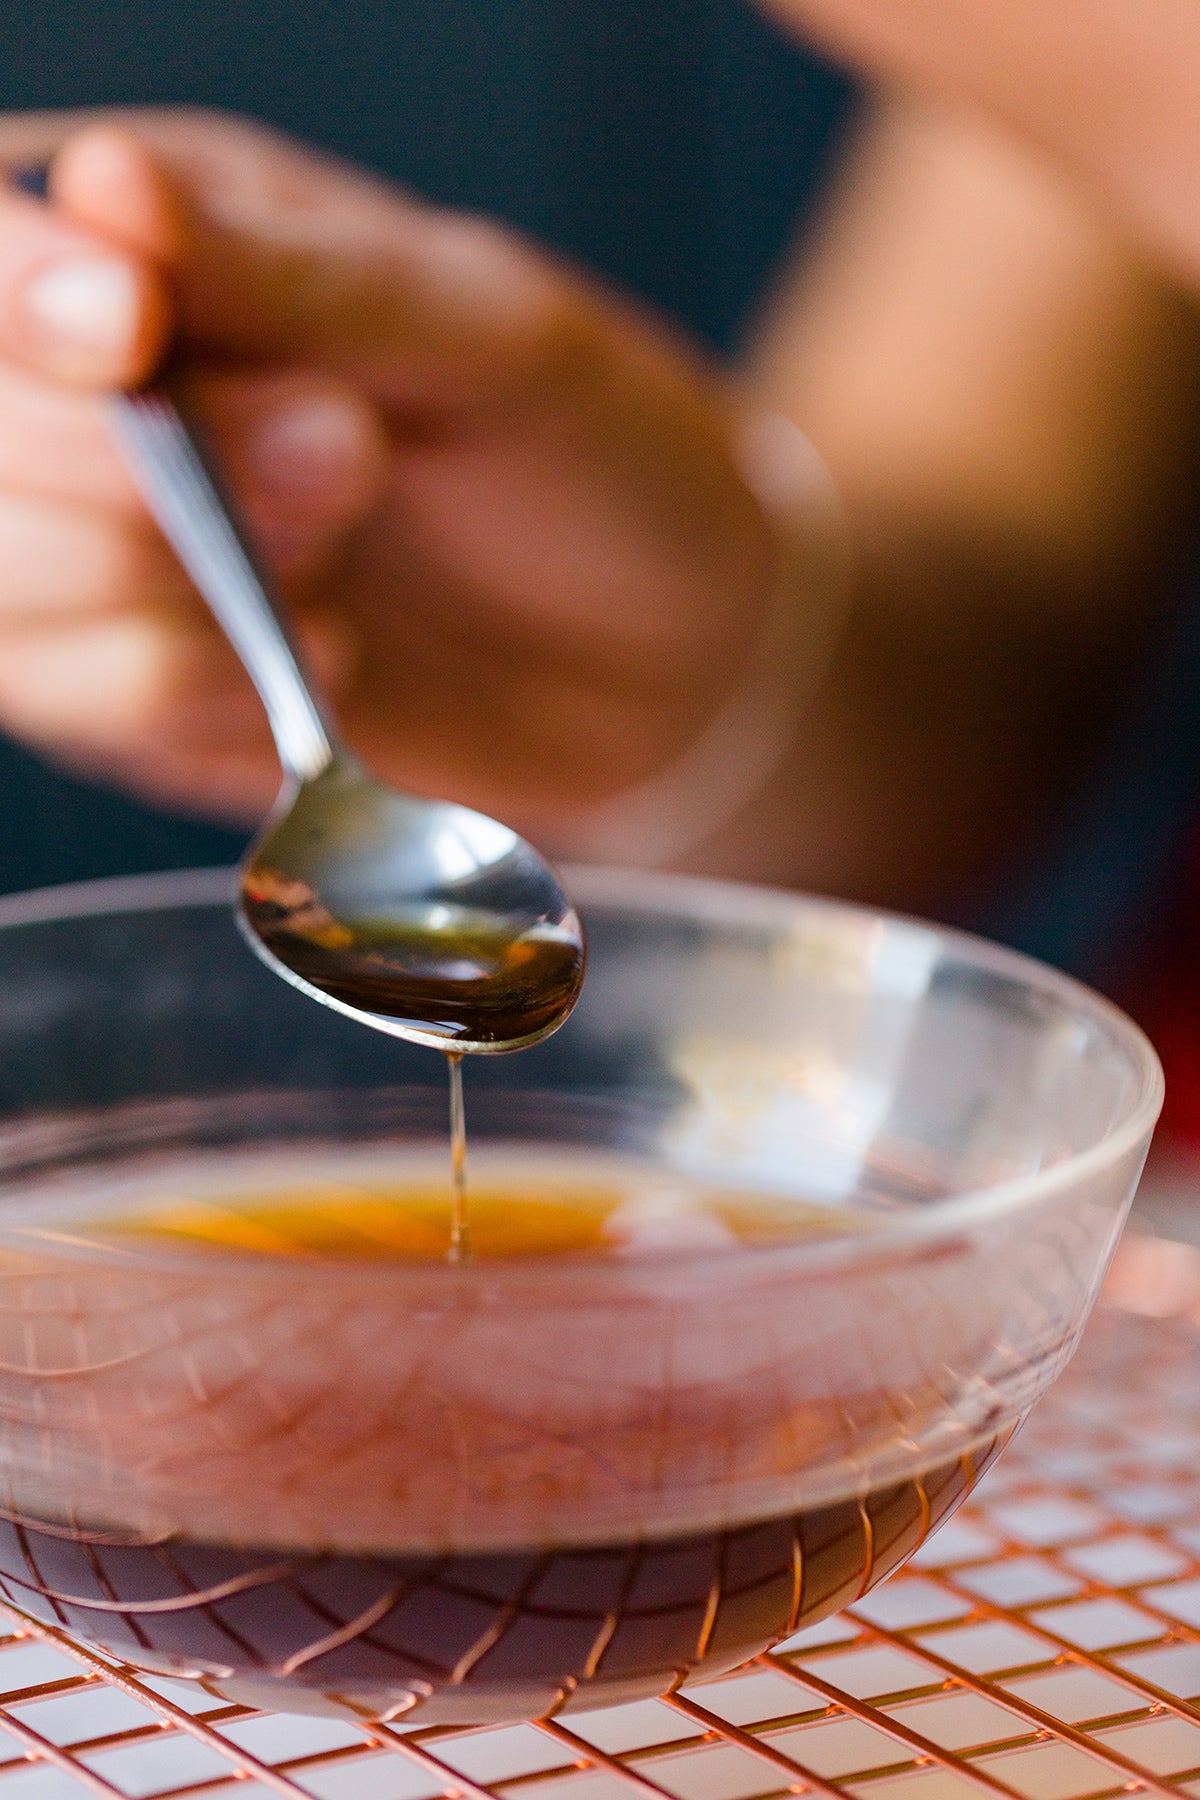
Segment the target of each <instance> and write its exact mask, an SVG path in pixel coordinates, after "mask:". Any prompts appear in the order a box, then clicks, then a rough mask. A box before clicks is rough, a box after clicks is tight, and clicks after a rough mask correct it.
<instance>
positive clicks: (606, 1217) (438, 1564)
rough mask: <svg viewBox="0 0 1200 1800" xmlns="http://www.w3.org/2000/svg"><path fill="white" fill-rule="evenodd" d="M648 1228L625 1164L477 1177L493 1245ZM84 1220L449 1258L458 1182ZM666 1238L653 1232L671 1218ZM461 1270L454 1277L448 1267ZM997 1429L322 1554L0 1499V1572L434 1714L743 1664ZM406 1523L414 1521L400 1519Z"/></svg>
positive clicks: (127, 1650)
mask: <svg viewBox="0 0 1200 1800" xmlns="http://www.w3.org/2000/svg"><path fill="white" fill-rule="evenodd" d="M635 1199H636V1196H635ZM660 1199H661V1196H660ZM695 1204H696V1207H697V1209H698V1212H699V1214H700V1218H699V1221H698V1222H697V1220H693V1221H692V1224H693V1225H697V1224H698V1228H701V1229H702V1231H703V1232H706V1233H709V1234H711V1233H713V1232H717V1233H723V1234H724V1235H725V1237H726V1238H727V1239H728V1240H729V1241H734V1240H739V1241H743V1242H746V1241H751V1242H753V1241H759V1240H774V1239H777V1238H778V1237H779V1236H780V1235H781V1233H783V1232H784V1231H785V1230H786V1231H787V1232H788V1233H789V1235H792V1236H796V1235H804V1234H805V1233H806V1232H807V1233H811V1232H813V1231H817V1230H826V1231H827V1230H830V1229H833V1228H835V1225H834V1222H833V1221H831V1219H830V1217H829V1215H828V1214H827V1213H825V1212H824V1211H821V1210H820V1209H810V1212H811V1213H812V1215H813V1216H806V1214H805V1211H804V1209H803V1208H797V1207H795V1206H794V1205H791V1206H785V1205H784V1203H782V1202H777V1203H772V1202H770V1201H768V1200H766V1199H763V1198H762V1197H761V1196H758V1197H747V1196H745V1195H721V1194H719V1193H717V1194H709V1195H708V1196H706V1197H704V1198H703V1200H702V1201H696V1203H695ZM641 1223H642V1224H643V1225H644V1223H645V1221H644V1219H643V1220H642V1221H641ZM661 1223H662V1221H661V1217H657V1219H656V1228H657V1227H658V1226H661ZM638 1229H639V1219H638V1208H637V1205H636V1204H634V1202H633V1201H632V1200H631V1193H630V1189H629V1187H628V1186H627V1185H624V1184H623V1183H622V1182H621V1181H620V1180H616V1179H614V1180H613V1181H612V1182H610V1183H609V1184H608V1185H605V1184H604V1183H603V1182H600V1181H594V1182H592V1183H591V1184H587V1183H583V1182H579V1183H577V1184H575V1185H574V1186H571V1185H569V1184H568V1185H564V1184H563V1183H562V1182H561V1181H559V1182H557V1183H554V1182H550V1181H548V1180H546V1179H543V1180H542V1181H541V1183H540V1185H539V1181H538V1179H537V1178H536V1177H531V1178H530V1179H528V1180H527V1181H525V1182H523V1183H509V1184H508V1185H505V1184H504V1183H503V1182H500V1183H497V1182H496V1181H495V1180H494V1178H493V1181H492V1183H491V1185H489V1183H488V1181H486V1180H481V1181H480V1183H479V1185H478V1186H476V1187H474V1188H473V1190H472V1194H471V1234H472V1236H471V1242H472V1249H473V1253H474V1257H475V1258H476V1259H477V1263H476V1266H477V1267H486V1264H487V1263H488V1262H489V1261H492V1260H493V1259H503V1258H508V1257H514V1256H519V1257H531V1256H536V1257H545V1256H555V1255H561V1254H563V1253H566V1254H569V1255H574V1256H579V1255H583V1256H585V1257H596V1256H599V1257H606V1258H607V1257H613V1256H624V1255H629V1254H631V1253H632V1254H637V1253H638V1247H639V1243H643V1242H644V1240H640V1239H639V1237H638ZM81 1230H83V1231H84V1232H85V1233H87V1234H91V1235H95V1236H97V1237H102V1238H104V1239H105V1240H107V1241H109V1242H117V1243H123V1244H125V1245H128V1246H131V1247H134V1246H137V1245H139V1244H140V1245H142V1246H153V1245H158V1246H162V1245H168V1246H169V1247H170V1248H171V1250H172V1252H173V1253H176V1254H177V1253H179V1252H181V1251H182V1252H184V1253H186V1254H190V1255H193V1256H194V1257H196V1258H197V1259H208V1258H211V1257H212V1256H213V1254H214V1253H228V1252H229V1251H231V1250H232V1251H235V1252H237V1253H238V1254H239V1255H242V1256H244V1255H245V1254H247V1253H249V1254H250V1255H252V1256H255V1257H259V1256H261V1257H267V1258H272V1259H273V1258H279V1257H285V1258H291V1259H302V1260H304V1261H308V1260H311V1259H314V1258H316V1259H324V1258H331V1257H332V1258H336V1259H338V1260H339V1261H341V1262H343V1263H344V1262H345V1261H348V1260H357V1259H361V1258H367V1259H369V1260H371V1261H373V1262H376V1263H378V1262H380V1261H383V1262H385V1263H386V1262H388V1261H393V1262H411V1261H413V1260H417V1261H422V1262H431V1263H433V1262H438V1261H442V1260H444V1259H445V1257H446V1254H447V1250H448V1249H449V1248H450V1246H451V1244H452V1243H453V1239H454V1217H453V1209H452V1207H451V1204H450V1198H449V1194H448V1191H447V1187H446V1185H444V1184H430V1185H428V1186H425V1187H416V1188H414V1187H412V1186H410V1185H406V1186H402V1187H396V1188H393V1189H392V1190H388V1189H387V1188H386V1187H379V1186H376V1187H375V1188H373V1189H372V1188H369V1187H364V1186H363V1185H361V1184H360V1185H358V1186H356V1185H355V1184H354V1182H352V1181H347V1182H346V1183H345V1184H344V1185H341V1186H339V1185H337V1184H331V1183H330V1182H328V1181H326V1182H324V1183H321V1184H317V1185H305V1184H299V1185H295V1186H293V1187H290V1188H287V1189H282V1190H279V1191H276V1192H267V1193H264V1192H262V1191H257V1192H255V1191H247V1192H240V1193H239V1192H237V1191H223V1192H220V1193H218V1194H216V1195H215V1196H214V1195H213V1194H211V1193H210V1194H208V1195H193V1196H188V1195H187V1194H180V1193H178V1192H176V1193H175V1194H173V1195H171V1196H164V1197H163V1198H161V1199H159V1200H153V1199H150V1200H147V1199H145V1198H143V1199H142V1200H141V1201H139V1203H138V1205H137V1206H136V1207H133V1208H130V1209H129V1210H127V1211H126V1212H124V1213H122V1211H121V1210H120V1209H119V1208H118V1209H117V1210H116V1211H113V1210H111V1209H110V1210H108V1211H107V1212H106V1214H105V1216H104V1217H103V1219H98V1220H92V1221H83V1222H82V1224H81ZM650 1243H651V1250H652V1252H653V1253H654V1254H660V1253H661V1251H662V1240H661V1238H659V1237H655V1236H654V1235H653V1233H652V1234H651V1240H650ZM446 1278H447V1279H448V1280H452V1279H456V1277H454V1275H453V1273H452V1272H451V1271H450V1270H447V1271H446ZM397 1429H398V1430H400V1431H403V1420H402V1419H399V1420H398V1421H397ZM998 1443H999V1440H997V1439H989V1440H987V1441H985V1442H983V1443H982V1444H978V1445H976V1446H974V1447H973V1449H972V1451H971V1452H970V1453H968V1454H964V1455H962V1456H959V1457H955V1458H954V1459H953V1460H948V1461H942V1462H939V1463H936V1464H934V1465H933V1466H930V1467H926V1468H923V1469H921V1470H920V1472H919V1473H918V1474H914V1475H913V1476H911V1477H910V1478H908V1479H905V1480H901V1481H894V1482H892V1483H890V1484H889V1485H885V1486H876V1487H874V1488H870V1489H868V1490H867V1491H864V1492H862V1493H859V1494H855V1495H853V1496H848V1497H846V1498H843V1499H838V1500H834V1501H832V1502H830V1503H825V1504H822V1505H819V1506H804V1505H798V1506H797V1507H796V1508H795V1509H794V1510H792V1511H789V1512H787V1513H785V1514H783V1515H782V1516H776V1517H771V1518H765V1519H750V1520H738V1521H736V1522H734V1523H731V1524H730V1525H729V1526H728V1527H726V1528H725V1529H720V1530H704V1531H701V1532H695V1531H691V1532H687V1533H681V1534H678V1535H674V1536H673V1535H670V1534H669V1533H668V1534H666V1535H661V1534H659V1533H658V1532H657V1531H656V1532H655V1533H654V1534H652V1535H651V1534H648V1535H646V1536H645V1537H642V1538H638V1539H636V1540H630V1541H627V1542H619V1543H611V1542H605V1543H602V1544H595V1545H590V1546H589V1545H587V1544H583V1545H571V1546H569V1547H556V1546H546V1545H540V1544H533V1545H530V1546H528V1547H526V1548H523V1549H519V1550H505V1551H495V1550H480V1551H478V1552H472V1551H470V1550H454V1551H452V1552H449V1553H447V1554H441V1555H437V1554H430V1553H421V1554H404V1553H403V1552H402V1549H398V1550H397V1553H395V1554H369V1555H367V1554H353V1553H348V1552H343V1551H328V1552H323V1553H314V1554H311V1555H309V1554H297V1553H296V1552H295V1551H294V1550H286V1551H284V1550H280V1549H277V1548H272V1546H271V1543H270V1534H269V1529H268V1528H264V1531H263V1541H262V1542H259V1543H250V1544H245V1543H239V1544H228V1543H225V1544H223V1543H211V1542H201V1541H197V1540H195V1539H193V1538H189V1537H187V1536H185V1535H166V1536H163V1537H160V1538H157V1539H155V1540H154V1541H148V1540H146V1539H136V1538H128V1537H126V1538H123V1537H122V1535H121V1533H120V1532H119V1531H113V1530H88V1529H87V1528H86V1526H85V1525H84V1524H82V1523H80V1522H77V1521H62V1520H57V1521H56V1520H50V1519H35V1518H31V1517H28V1516H26V1515H23V1514H21V1513H19V1512H18V1511H16V1510H15V1508H14V1509H9V1510H7V1511H5V1510H0V1593H2V1594H3V1595H4V1596H6V1597H7V1598H8V1599H10V1600H11V1601H12V1602H13V1603H14V1604H15V1605H17V1606H19V1607H22V1608H24V1609H26V1610H27V1611H29V1612H31V1613H33V1614H35V1615H36V1616H37V1617H38V1618H41V1619H44V1620H46V1621H47V1622H49V1623H52V1624H56V1625H61V1626H63V1627H65V1628H66V1629H68V1630H70V1631H72V1632H75V1633H77V1634H78V1635H79V1636H81V1637H83V1638H85V1639H87V1640H89V1641H91V1642H93V1643H97V1644H100V1645H102V1646H103V1647H104V1648H105V1649H107V1650H109V1651H111V1652H113V1653H114V1654H117V1655H119V1656H121V1657H125V1658H128V1659H129V1660H131V1661H132V1662H134V1663H139V1664H142V1665H144V1666H147V1667H150V1668H154V1669H159V1670H168V1671H169V1670H175V1671H179V1672H190V1673H193V1674H199V1675H200V1676H202V1677H205V1678H207V1679H208V1680H209V1681H210V1682H212V1683H213V1684H215V1686H216V1687H217V1688H218V1689H219V1690H220V1691H221V1692H223V1693H225V1694H228V1695H230V1696H231V1697H233V1698H238V1697H241V1698H249V1699H250V1700H251V1701H252V1702H253V1703H256V1704H257V1703H262V1704H273V1705H276V1706H280V1707H282V1708H283V1709H284V1710H287V1709H288V1708H289V1707H290V1708H294V1709H298V1710H327V1709H330V1708H332V1709H334V1710H345V1709H347V1708H349V1709H350V1710H352V1711H355V1712H357V1713H359V1714H361V1715H363V1716H393V1717H400V1716H407V1715H408V1714H409V1713H411V1714H412V1715H413V1718H414V1721H416V1720H417V1719H418V1718H419V1719H420V1720H422V1721H424V1720H428V1721H429V1722H430V1723H438V1722H442V1721H447V1722H479V1723H485V1722H488V1721H491V1720H498V1719H513V1718H520V1717H530V1716H535V1715H538V1714H541V1713H544V1712H547V1711H550V1710H554V1709H557V1708H563V1707H566V1708H571V1707H586V1706H595V1705H600V1704H604V1703H606V1702H609V1701H620V1700H627V1699H631V1698H635V1697H638V1696H643V1695H651V1694H654V1693H658V1692H661V1691H662V1690H664V1689H665V1688H667V1687H669V1686H671V1685H672V1684H677V1683H678V1682H680V1681H681V1680H684V1679H687V1678H689V1677H691V1676H694V1675H703V1674H704V1673H716V1672H719V1671H720V1670H722V1669H725V1668H730V1667H733V1666H736V1665H737V1664H738V1663H740V1662H743V1661H745V1660H746V1659H747V1658H749V1657H751V1656H753V1655H754V1654H756V1653H757V1652H759V1651H761V1650H763V1649H764V1648H766V1647H767V1646H769V1645H771V1644H773V1643H775V1642H778V1641H779V1640H780V1639H782V1638H784V1637H786V1636H787V1635H789V1634H790V1633H792V1632H794V1631H795V1630H797V1629H798V1628H800V1627H802V1626H804V1625H806V1624H809V1623H812V1622H814V1621H816V1620H818V1619H820V1618H823V1617H824V1616H826V1615H827V1614H829V1613H831V1612H833V1611H836V1610H837V1609H838V1608H839V1607H841V1606H844V1605H846V1604H847V1603H849V1602H852V1601H853V1600H854V1599H855V1598H856V1597H857V1596H858V1595H860V1594H862V1593H863V1592H864V1591H865V1590H866V1589H867V1588H869V1587H871V1586H872V1585H873V1584H874V1583H875V1582H877V1581H879V1580H881V1579H882V1578H883V1577H884V1576H886V1575H887V1574H889V1573H890V1572H891V1570H893V1569H894V1568H896V1567H897V1566H898V1565H899V1564H900V1563H901V1562H903V1561H904V1560H905V1559H906V1558H907V1557H908V1556H909V1555H911V1553H912V1552H913V1551H914V1550H915V1549H916V1548H917V1547H918V1546H919V1545H920V1544H921V1543H922V1541H923V1540H924V1539H925V1537H926V1536H927V1535H928V1534H929V1532H930V1531H931V1530H933V1529H934V1528H935V1527H936V1526H937V1525H938V1524H939V1522H940V1521H941V1520H942V1519H944V1518H945V1517H946V1515H947V1514H948V1513H949V1512H951V1511H952V1510H953V1508H954V1507H955V1506H956V1505H957V1504H958V1503H959V1501H960V1500H961V1499H962V1498H963V1497H964V1495H965V1494H966V1493H967V1492H968V1491H969V1489H970V1487H971V1485H972V1484H973V1482H974V1480H975V1479H976V1477H977V1475H978V1474H979V1473H980V1472H981V1470H982V1468H983V1467H984V1466H985V1465H986V1463H987V1462H988V1461H989V1460H990V1458H991V1456H992V1455H993V1454H994V1452H995V1450H996V1449H997V1448H998ZM397 1537H398V1540H399V1542H400V1543H401V1544H402V1541H403V1533H402V1530H398V1533H397Z"/></svg>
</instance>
